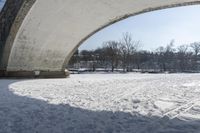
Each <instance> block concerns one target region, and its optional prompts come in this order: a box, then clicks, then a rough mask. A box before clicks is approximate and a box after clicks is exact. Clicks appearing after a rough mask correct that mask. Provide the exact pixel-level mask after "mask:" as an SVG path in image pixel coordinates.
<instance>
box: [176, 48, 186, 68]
mask: <svg viewBox="0 0 200 133" xmlns="http://www.w3.org/2000/svg"><path fill="white" fill-rule="evenodd" d="M187 50H188V45H181V46H179V47H178V62H179V67H180V70H181V71H182V72H183V71H185V70H186V68H187V67H188V66H187V65H188V63H187Z"/></svg>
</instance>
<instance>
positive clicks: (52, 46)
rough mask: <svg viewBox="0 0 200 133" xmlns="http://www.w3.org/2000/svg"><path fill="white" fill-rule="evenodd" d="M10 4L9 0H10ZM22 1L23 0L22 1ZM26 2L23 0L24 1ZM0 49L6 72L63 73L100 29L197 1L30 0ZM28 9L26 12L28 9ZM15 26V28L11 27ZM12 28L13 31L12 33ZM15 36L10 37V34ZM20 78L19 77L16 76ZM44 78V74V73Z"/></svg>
mask: <svg viewBox="0 0 200 133" xmlns="http://www.w3.org/2000/svg"><path fill="white" fill-rule="evenodd" d="M12 1H13V0H12ZM24 1H26V0H24ZM26 2H27V1H26ZM30 2H32V3H31V4H30V5H31V8H27V7H30V5H29V6H27V5H28V3H29V2H27V3H26V4H24V7H23V8H25V9H26V10H21V12H20V11H19V12H18V14H17V16H23V15H24V14H26V15H25V17H22V18H24V19H20V20H19V21H17V22H16V19H15V22H14V23H13V24H12V28H11V30H10V34H9V35H8V37H7V38H6V39H7V40H6V42H5V43H4V46H5V48H4V49H3V50H2V51H3V52H2V53H3V54H4V56H2V59H1V60H4V66H5V67H4V68H5V70H6V71H7V72H9V71H11V72H20V71H29V72H33V71H45V72H51V71H53V72H55V71H56V72H59V71H60V72H64V66H65V65H66V64H67V62H68V61H69V59H70V57H71V55H72V53H73V52H74V51H75V50H76V49H77V48H78V46H79V45H80V44H81V43H82V42H83V41H84V40H86V39H87V38H88V37H90V36H91V35H93V34H94V33H96V32H97V31H99V30H100V29H102V28H104V27H106V26H108V25H110V24H113V23H115V22H117V21H119V20H122V19H125V18H127V17H129V16H133V15H138V14H141V13H144V12H148V11H153V10H159V9H164V8H170V7H177V6H185V5H192V4H200V0H36V1H34V2H33V0H30ZM29 9H30V10H29ZM16 23H19V24H20V26H19V25H18V26H19V28H17V30H16V27H15V26H14V25H15V24H16ZM12 29H14V30H12ZM14 31H15V34H14V35H13V32H14ZM19 75H20V74H19ZM47 75H48V74H47Z"/></svg>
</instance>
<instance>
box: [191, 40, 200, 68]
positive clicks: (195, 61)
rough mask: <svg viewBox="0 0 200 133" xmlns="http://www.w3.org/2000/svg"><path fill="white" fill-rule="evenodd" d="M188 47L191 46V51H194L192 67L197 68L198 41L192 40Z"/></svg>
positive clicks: (199, 51) (199, 50)
mask: <svg viewBox="0 0 200 133" xmlns="http://www.w3.org/2000/svg"><path fill="white" fill-rule="evenodd" d="M190 47H191V48H192V50H193V52H194V58H193V63H192V64H193V66H194V69H195V70H197V69H198V63H197V61H198V55H199V53H200V42H194V43H192V44H191V45H190Z"/></svg>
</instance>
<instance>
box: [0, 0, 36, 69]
mask: <svg viewBox="0 0 200 133" xmlns="http://www.w3.org/2000/svg"><path fill="white" fill-rule="evenodd" d="M34 2H35V0H7V1H6V3H5V6H4V8H3V9H2V11H1V12H0V70H6V67H7V63H8V58H9V55H10V51H11V48H12V44H13V42H14V39H15V37H16V34H17V32H18V30H19V27H20V26H21V24H22V22H23V20H24V18H25V17H26V15H27V13H28V11H29V9H30V8H31V7H32V5H33V4H34Z"/></svg>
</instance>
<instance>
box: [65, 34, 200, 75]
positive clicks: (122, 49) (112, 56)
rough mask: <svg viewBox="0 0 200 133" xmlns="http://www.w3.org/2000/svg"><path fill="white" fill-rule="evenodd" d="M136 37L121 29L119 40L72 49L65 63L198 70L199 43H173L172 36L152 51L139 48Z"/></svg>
mask: <svg viewBox="0 0 200 133" xmlns="http://www.w3.org/2000/svg"><path fill="white" fill-rule="evenodd" d="M141 47H142V45H141V43H140V41H134V40H133V38H132V36H131V34H129V33H125V34H123V36H122V39H121V40H120V41H107V42H104V43H103V44H102V47H99V48H97V49H95V50H82V51H78V50H77V51H76V52H75V53H74V55H73V57H72V58H71V60H70V62H69V65H68V67H69V68H80V67H85V68H86V67H87V68H90V69H91V70H92V71H95V70H96V69H97V68H103V69H104V70H107V69H108V70H110V71H112V72H113V71H115V70H119V69H121V70H123V71H124V72H130V71H149V72H199V71H200V55H199V54H200V43H199V42H194V43H192V44H187V45H181V46H178V47H175V45H174V41H173V40H172V41H171V42H170V43H169V44H168V45H167V46H160V47H158V48H157V49H155V50H154V51H149V50H141Z"/></svg>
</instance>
